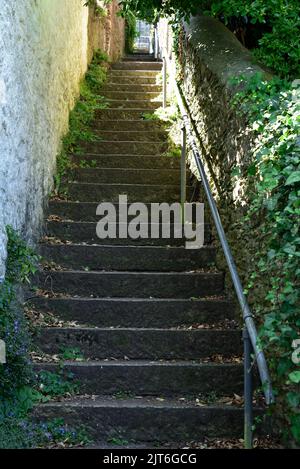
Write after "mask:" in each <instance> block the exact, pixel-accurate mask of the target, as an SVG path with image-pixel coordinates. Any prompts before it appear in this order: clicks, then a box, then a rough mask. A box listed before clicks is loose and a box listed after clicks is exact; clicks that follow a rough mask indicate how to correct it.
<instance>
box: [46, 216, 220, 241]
mask: <svg viewBox="0 0 300 469" xmlns="http://www.w3.org/2000/svg"><path fill="white" fill-rule="evenodd" d="M95 213H96V212H95ZM98 220H99V217H98ZM126 226H127V225H126V224H124V223H121V228H122V229H123V228H125V227H126ZM96 228H97V227H96V223H95V222H71V221H70V222H69V221H63V222H61V221H58V222H57V221H49V222H47V225H46V235H47V236H49V237H54V238H56V239H59V240H61V241H64V242H65V241H71V242H73V243H86V244H93V245H97V244H101V245H114V246H115V245H118V246H124V245H125V246H132V245H134V246H184V245H185V238H178V237H175V235H174V231H175V229H176V227H174V226H173V225H172V224H171V226H170V237H168V238H164V237H162V235H161V234H160V236H159V238H157V239H156V238H151V237H150V235H149V238H140V239H131V238H126V239H124V238H120V237H117V238H116V239H113V238H107V239H100V238H98V236H97V233H96ZM164 228H165V227H164ZM160 230H161V227H160ZM148 232H149V230H148ZM160 233H161V231H160ZM117 234H118V232H117ZM204 241H205V244H209V243H210V242H211V229H210V226H209V225H205V230H204Z"/></svg>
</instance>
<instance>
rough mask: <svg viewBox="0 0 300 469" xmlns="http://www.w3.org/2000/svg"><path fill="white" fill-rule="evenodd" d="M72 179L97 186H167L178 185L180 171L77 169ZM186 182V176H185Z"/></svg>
mask: <svg viewBox="0 0 300 469" xmlns="http://www.w3.org/2000/svg"><path fill="white" fill-rule="evenodd" d="M72 178H73V180H74V181H78V182H95V183H98V184H108V183H112V182H113V183H114V184H122V183H124V182H126V184H155V185H157V184H159V185H160V184H168V185H170V184H171V185H176V184H179V183H180V171H179V170H176V169H124V168H78V169H75V170H74V171H73V174H72ZM187 181H188V176H187Z"/></svg>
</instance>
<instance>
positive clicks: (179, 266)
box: [40, 244, 215, 272]
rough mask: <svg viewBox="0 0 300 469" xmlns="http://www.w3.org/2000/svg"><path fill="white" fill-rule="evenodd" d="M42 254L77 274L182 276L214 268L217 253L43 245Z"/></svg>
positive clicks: (207, 249) (141, 247)
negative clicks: (152, 272)
mask: <svg viewBox="0 0 300 469" xmlns="http://www.w3.org/2000/svg"><path fill="white" fill-rule="evenodd" d="M40 254H41V255H42V256H43V257H44V258H45V259H47V260H49V261H51V262H55V263H56V264H57V265H59V266H61V267H64V268H68V269H74V270H81V269H83V270H84V269H86V268H88V269H90V270H93V271H97V270H100V271H102V270H106V271H136V272H137V271H142V272H143V271H156V272H168V271H170V272H172V271H175V272H177V271H178V272H180V271H191V270H197V269H200V268H203V267H207V266H211V265H212V264H213V263H214V261H215V249H214V248H211V247H205V248H202V249H198V250H196V251H192V250H189V249H184V248H174V247H173V248H167V247H153V246H152V247H149V246H148V247H145V246H83V245H78V244H72V245H70V244H68V245H51V244H50V245H42V246H41V249H40Z"/></svg>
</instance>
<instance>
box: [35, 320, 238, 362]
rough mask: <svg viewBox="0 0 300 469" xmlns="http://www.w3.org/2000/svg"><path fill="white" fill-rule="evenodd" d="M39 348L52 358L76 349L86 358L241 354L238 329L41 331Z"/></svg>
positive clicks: (37, 340) (197, 357)
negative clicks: (65, 351)
mask: <svg viewBox="0 0 300 469" xmlns="http://www.w3.org/2000/svg"><path fill="white" fill-rule="evenodd" d="M34 343H35V344H36V346H37V347H39V349H40V350H41V351H42V352H44V353H47V354H50V355H54V354H58V353H61V352H62V350H65V349H74V348H76V349H79V350H80V351H81V353H82V355H83V356H84V357H85V358H88V359H92V360H93V359H95V360H97V359H109V358H113V359H124V358H125V359H129V360H177V359H178V360H200V359H201V358H206V357H209V356H211V355H214V354H222V356H224V357H231V356H232V355H237V354H240V353H241V352H242V336H241V332H240V331H238V330H216V329H203V330H201V329H199V330H176V329H174V330H172V329H136V328H130V329H121V328H116V329H111V328H109V329H95V328H63V327H62V328H58V327H57V328H55V327H51V328H43V329H41V330H40V332H39V333H38V335H37V336H36V337H35V339H34Z"/></svg>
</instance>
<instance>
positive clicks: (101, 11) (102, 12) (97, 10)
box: [84, 0, 112, 18]
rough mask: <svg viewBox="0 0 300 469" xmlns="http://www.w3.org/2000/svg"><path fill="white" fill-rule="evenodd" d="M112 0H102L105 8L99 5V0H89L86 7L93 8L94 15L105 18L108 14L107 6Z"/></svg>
mask: <svg viewBox="0 0 300 469" xmlns="http://www.w3.org/2000/svg"><path fill="white" fill-rule="evenodd" d="M111 1H112V0H102V3H103V4H104V8H103V7H102V6H100V5H99V3H98V2H97V0H87V1H86V2H85V4H84V6H85V7H90V8H93V10H94V15H95V16H96V17H99V18H105V17H106V16H107V9H106V8H105V7H106V6H107V5H109V4H110V3H111Z"/></svg>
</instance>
